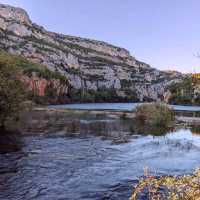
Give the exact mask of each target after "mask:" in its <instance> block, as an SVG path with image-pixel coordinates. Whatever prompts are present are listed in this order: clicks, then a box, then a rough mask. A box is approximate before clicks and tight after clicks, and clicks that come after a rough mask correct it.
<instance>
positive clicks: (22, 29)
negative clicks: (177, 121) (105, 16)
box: [0, 4, 183, 101]
mask: <svg viewBox="0 0 200 200" xmlns="http://www.w3.org/2000/svg"><path fill="white" fill-rule="evenodd" d="M0 27H1V29H0V37H1V39H0V49H4V50H7V51H9V52H10V53H12V54H16V55H21V56H24V57H26V58H28V59H30V60H32V61H34V62H36V63H41V64H43V65H45V66H46V67H47V68H48V69H50V70H51V71H57V72H59V73H60V74H62V75H64V76H66V78H67V79H68V82H69V84H70V87H71V88H73V89H84V90H86V91H87V90H94V91H96V90H98V89H101V88H107V89H115V91H116V93H117V94H118V95H119V97H124V98H126V97H127V95H130V94H131V93H134V94H136V95H137V98H138V99H139V100H140V101H143V100H154V101H157V100H159V99H161V97H162V96H163V95H164V93H165V91H166V90H167V87H168V86H169V85H170V84H171V83H172V82H178V81H180V80H181V79H182V78H183V75H182V74H180V73H177V72H173V73H172V72H162V71H159V70H156V69H153V68H151V67H150V66H149V65H148V64H146V63H143V62H140V61H138V60H136V59H135V58H134V57H133V56H131V55H130V53H129V52H128V51H127V50H126V49H124V48H120V47H116V46H114V45H111V44H108V43H106V42H101V41H96V40H90V39H85V38H80V37H74V36H67V35H62V34H57V33H52V32H49V31H47V30H45V29H44V28H43V27H41V26H38V25H37V24H34V23H32V22H31V21H30V19H29V17H28V15H27V13H26V11H24V10H23V9H20V8H15V7H11V6H7V5H2V4H0Z"/></svg>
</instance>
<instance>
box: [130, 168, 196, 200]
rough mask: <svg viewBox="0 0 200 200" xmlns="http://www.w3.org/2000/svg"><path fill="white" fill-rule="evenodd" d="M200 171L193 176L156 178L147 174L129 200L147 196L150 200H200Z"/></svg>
mask: <svg viewBox="0 0 200 200" xmlns="http://www.w3.org/2000/svg"><path fill="white" fill-rule="evenodd" d="M199 180H200V170H199V169H198V170H196V171H195V172H194V173H193V174H192V175H187V176H186V175H184V176H177V177H176V176H165V177H160V178H156V177H153V176H150V175H148V173H146V174H145V178H143V179H141V180H140V181H139V183H138V185H137V186H136V187H135V189H134V192H133V194H132V196H131V198H130V199H129V200H137V199H139V197H140V196H141V195H142V196H143V197H144V195H145V194H146V196H148V199H149V200H155V199H156V200H162V199H170V200H198V199H200V190H199V188H200V182H199Z"/></svg>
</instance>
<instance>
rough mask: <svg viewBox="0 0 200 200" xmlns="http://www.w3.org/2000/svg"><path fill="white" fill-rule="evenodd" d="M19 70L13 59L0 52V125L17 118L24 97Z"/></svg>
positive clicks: (23, 87)
mask: <svg viewBox="0 0 200 200" xmlns="http://www.w3.org/2000/svg"><path fill="white" fill-rule="evenodd" d="M20 75H21V71H20V69H19V68H18V66H17V65H16V62H15V60H13V59H10V57H9V56H6V54H0V126H1V127H4V126H5V122H6V121H7V120H10V119H14V120H17V118H18V116H19V113H20V112H21V110H22V108H23V105H22V102H23V101H24V100H25V99H26V92H25V86H24V84H23V83H22V82H21V81H20V80H19V77H20Z"/></svg>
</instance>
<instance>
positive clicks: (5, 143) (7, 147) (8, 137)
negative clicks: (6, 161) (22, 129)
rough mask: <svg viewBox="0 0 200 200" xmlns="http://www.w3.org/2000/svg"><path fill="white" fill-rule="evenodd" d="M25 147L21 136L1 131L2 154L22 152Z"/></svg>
mask: <svg viewBox="0 0 200 200" xmlns="http://www.w3.org/2000/svg"><path fill="white" fill-rule="evenodd" d="M22 145H23V139H22V137H21V134H19V133H13V132H9V131H2V130H1V131H0V154H2V153H9V152H16V151H20V150H21V148H22Z"/></svg>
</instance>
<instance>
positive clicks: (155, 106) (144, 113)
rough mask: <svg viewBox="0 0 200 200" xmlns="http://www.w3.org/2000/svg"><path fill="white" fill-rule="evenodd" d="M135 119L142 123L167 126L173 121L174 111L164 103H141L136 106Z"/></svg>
mask: <svg viewBox="0 0 200 200" xmlns="http://www.w3.org/2000/svg"><path fill="white" fill-rule="evenodd" d="M135 119H136V121H138V122H140V123H142V124H144V125H149V126H162V127H169V126H171V125H172V122H173V121H174V112H173V111H172V110H171V109H170V108H169V107H168V106H167V105H165V104H161V103H149V104H143V105H140V106H138V107H137V108H136V111H135Z"/></svg>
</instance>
